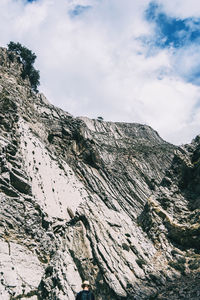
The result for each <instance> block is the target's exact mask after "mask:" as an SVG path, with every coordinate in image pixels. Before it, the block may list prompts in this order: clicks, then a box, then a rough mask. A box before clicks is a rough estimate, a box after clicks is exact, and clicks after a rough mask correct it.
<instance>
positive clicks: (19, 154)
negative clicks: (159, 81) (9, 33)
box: [0, 48, 200, 300]
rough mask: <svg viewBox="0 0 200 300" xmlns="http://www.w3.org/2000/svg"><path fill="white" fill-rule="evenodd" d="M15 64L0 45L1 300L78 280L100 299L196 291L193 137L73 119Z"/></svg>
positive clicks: (70, 286) (45, 294)
mask: <svg viewBox="0 0 200 300" xmlns="http://www.w3.org/2000/svg"><path fill="white" fill-rule="evenodd" d="M22 67H23V66H22V64H20V62H19V60H18V58H17V56H14V59H13V60H12V61H11V60H10V59H9V52H8V51H7V50H6V49H5V48H0V71H1V76H0V107H1V113H0V130H1V135H0V146H1V155H0V161H1V175H0V191H1V194H0V195H1V196H0V201H1V207H2V212H1V214H2V218H1V220H0V253H1V264H2V272H1V283H0V295H1V297H3V298H2V299H4V300H7V299H25V298H30V299H32V300H36V299H44V300H45V299H57V300H64V299H66V300H67V299H70V300H71V299H73V298H74V296H75V294H76V292H78V290H79V289H80V285H81V281H82V280H84V279H87V280H90V282H91V284H92V288H93V290H94V292H95V295H96V298H97V300H103V299H104V298H105V297H106V298H107V299H108V300H117V299H136V300H137V299H138V300H139V299H167V298H166V297H167V296H166V295H167V293H168V291H169V290H170V291H171V294H170V295H171V296H170V297H171V298H170V299H183V298H182V297H185V299H187V298H188V297H189V299H191V300H196V299H198V298H199V294H198V293H199V290H200V289H198V283H197V278H198V271H199V267H200V254H199V246H198V245H200V243H199V242H200V241H199V231H200V229H199V214H200V212H199V208H200V203H199V199H200V197H199V196H200V195H199V194H200V190H199V187H198V183H199V176H200V175H199V174H200V166H199V162H200V151H199V149H200V139H199V136H197V137H196V139H194V140H193V142H192V143H191V144H187V145H183V146H174V145H172V144H170V143H167V142H165V141H164V140H162V139H161V138H160V137H159V135H158V133H157V132H156V131H154V130H153V129H152V128H151V127H149V126H147V125H141V124H137V123H133V124H131V123H120V122H117V123H114V122H105V121H100V120H91V119H89V118H86V117H79V118H74V117H73V116H72V115H71V114H69V113H67V112H64V111H63V110H62V109H60V108H56V107H54V106H53V105H51V104H50V103H49V102H48V100H47V99H46V98H45V96H44V95H42V94H39V93H38V94H36V93H34V92H33V91H32V89H31V86H30V83H29V81H28V79H25V80H22V78H21V77H20V72H21V69H22ZM186 278H187V282H190V286H191V288H190V287H189V286H188V285H187V289H186V290H184V286H183V285H181V282H184V280H185V279H186ZM173 282H178V283H177V286H179V287H180V290H178V291H177V286H174V285H173Z"/></svg>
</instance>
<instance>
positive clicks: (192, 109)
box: [0, 0, 200, 145]
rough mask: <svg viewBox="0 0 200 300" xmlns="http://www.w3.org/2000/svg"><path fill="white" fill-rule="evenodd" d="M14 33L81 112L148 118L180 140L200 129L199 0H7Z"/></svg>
mask: <svg viewBox="0 0 200 300" xmlns="http://www.w3.org/2000/svg"><path fill="white" fill-rule="evenodd" d="M10 41H14V42H20V43H21V44H23V45H24V46H26V47H28V48H29V49H31V50H32V51H33V52H34V53H35V54H36V55H37V59H36V63H35V68H36V69H39V70H40V82H41V85H40V87H39V90H40V92H42V93H44V94H45V96H46V97H47V98H48V100H49V101H50V102H51V103H52V104H54V105H56V106H58V107H60V108H62V109H64V110H65V111H67V112H69V113H71V114H72V115H74V116H87V117H89V118H97V117H99V116H101V117H103V119H104V120H105V121H120V122H131V123H141V124H147V125H150V126H151V127H153V129H155V130H157V131H158V133H159V134H160V136H161V137H162V138H163V139H165V140H166V141H168V142H171V143H173V144H176V145H181V144H185V143H190V142H191V140H192V139H193V138H195V136H196V135H198V134H200V126H199V124H200V1H199V0H173V1H171V0H155V1H151V0H142V1H141V0H32V1H30V0H29V1H28V0H1V1H0V46H2V47H6V46H7V44H8V43H9V42H10Z"/></svg>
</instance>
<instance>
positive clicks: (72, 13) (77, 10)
mask: <svg viewBox="0 0 200 300" xmlns="http://www.w3.org/2000/svg"><path fill="white" fill-rule="evenodd" d="M90 8H91V6H89V5H87V6H84V5H76V6H75V7H74V9H73V10H71V11H70V16H71V17H77V16H79V15H81V14H82V13H84V12H85V11H87V10H88V9H90Z"/></svg>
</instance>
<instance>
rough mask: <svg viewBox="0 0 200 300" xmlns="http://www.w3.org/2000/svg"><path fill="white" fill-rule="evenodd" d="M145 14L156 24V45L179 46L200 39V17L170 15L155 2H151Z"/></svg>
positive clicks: (162, 46)
mask: <svg viewBox="0 0 200 300" xmlns="http://www.w3.org/2000/svg"><path fill="white" fill-rule="evenodd" d="M145 16H146V19H147V20H148V21H149V22H150V23H154V24H155V25H156V29H155V30H156V32H155V34H156V35H155V36H156V39H155V41H154V44H155V46H158V47H161V48H165V47H174V48H179V47H183V46H186V45H188V44H190V43H199V41H200V19H193V18H187V19H178V18H173V17H170V16H168V15H167V14H165V13H164V11H162V7H161V6H159V5H157V4H156V3H155V2H152V3H150V5H149V7H148V9H147V10H146V15H145ZM154 38H155V37H154Z"/></svg>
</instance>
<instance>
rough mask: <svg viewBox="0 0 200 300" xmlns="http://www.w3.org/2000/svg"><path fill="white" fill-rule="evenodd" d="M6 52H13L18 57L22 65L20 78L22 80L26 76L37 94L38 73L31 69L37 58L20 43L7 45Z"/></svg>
mask: <svg viewBox="0 0 200 300" xmlns="http://www.w3.org/2000/svg"><path fill="white" fill-rule="evenodd" d="M8 50H9V51H14V52H15V53H17V54H18V55H19V56H20V59H21V62H22V64H23V71H22V73H21V76H22V78H23V79H25V78H26V76H28V78H29V80H30V84H31V87H32V89H33V90H34V91H35V92H38V90H37V87H38V85H39V84H40V73H39V71H38V70H36V69H35V68H34V67H33V64H34V62H35V59H36V58H37V56H36V55H35V53H33V52H32V51H31V50H29V49H28V48H26V47H24V46H22V45H21V44H20V43H14V42H10V43H9V44H8Z"/></svg>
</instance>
